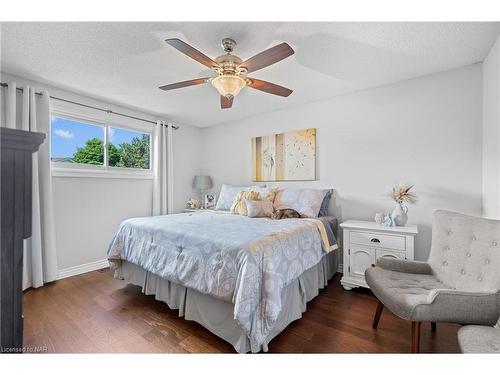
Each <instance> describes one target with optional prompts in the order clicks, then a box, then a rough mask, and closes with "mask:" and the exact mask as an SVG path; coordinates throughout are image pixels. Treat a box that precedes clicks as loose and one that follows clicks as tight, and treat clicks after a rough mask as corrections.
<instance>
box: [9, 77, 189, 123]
mask: <svg viewBox="0 0 500 375" xmlns="http://www.w3.org/2000/svg"><path fill="white" fill-rule="evenodd" d="M0 86H1V87H8V86H9V84H8V83H5V82H0ZM16 89H17V90H18V91H21V92H23V91H24V90H23V88H22V87H16ZM35 94H36V95H42V93H41V92H35ZM50 98H51V99H55V100H59V101H61V102H66V103H71V104H76V105H79V106H81V107H86V108H91V109H95V110H98V111H102V112H106V113H109V114H113V115H118V116H122V117H128V118H131V119H134V120H139V121H144V122H149V123H150V124H155V125H156V121H151V120H147V119H145V118H141V117H136V116H130V115H127V114H125V113H120V112H115V111H112V110H111V109H104V108H99V107H94V106H92V105H88V104H83V103H79V102H74V101H72V100H68V99H63V98H59V97H57V96H52V95H50ZM167 126H168V125H167ZM171 126H172V129H174V130H177V129H179V127H178V126H177V125H171Z"/></svg>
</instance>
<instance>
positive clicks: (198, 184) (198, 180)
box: [193, 176, 212, 190]
mask: <svg viewBox="0 0 500 375" xmlns="http://www.w3.org/2000/svg"><path fill="white" fill-rule="evenodd" d="M211 188H212V179H211V178H210V176H194V178H193V189H197V190H206V189H211Z"/></svg>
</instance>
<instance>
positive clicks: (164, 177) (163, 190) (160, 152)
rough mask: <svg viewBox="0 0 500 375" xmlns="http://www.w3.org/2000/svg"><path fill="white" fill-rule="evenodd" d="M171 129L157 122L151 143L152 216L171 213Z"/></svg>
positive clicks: (172, 190) (162, 122)
mask: <svg viewBox="0 0 500 375" xmlns="http://www.w3.org/2000/svg"><path fill="white" fill-rule="evenodd" d="M172 130H173V127H172V124H167V122H165V121H158V122H157V123H156V128H155V132H154V141H153V153H154V156H153V160H154V165H153V172H154V183H153V215H166V214H170V213H172V212H173V200H174V199H173V197H174V178H173V176H174V169H173V168H174V163H173V139H172V138H173V131H172Z"/></svg>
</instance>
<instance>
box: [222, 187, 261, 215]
mask: <svg viewBox="0 0 500 375" xmlns="http://www.w3.org/2000/svg"><path fill="white" fill-rule="evenodd" d="M261 187H265V185H259V186H232V185H227V184H223V185H222V187H221V189H220V194H219V199H218V200H217V205H216V206H215V209H216V210H226V211H229V210H230V209H231V206H232V205H233V201H234V198H236V196H237V195H238V193H239V192H240V191H247V190H250V189H253V188H256V189H257V188H261Z"/></svg>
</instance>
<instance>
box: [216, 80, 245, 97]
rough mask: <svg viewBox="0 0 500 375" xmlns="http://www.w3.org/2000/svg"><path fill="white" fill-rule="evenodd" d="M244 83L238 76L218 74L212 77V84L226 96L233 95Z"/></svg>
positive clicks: (237, 92)
mask: <svg viewBox="0 0 500 375" xmlns="http://www.w3.org/2000/svg"><path fill="white" fill-rule="evenodd" d="M246 85H247V83H246V81H245V80H244V79H243V78H241V77H238V76H231V75H220V76H218V77H215V78H214V79H212V86H213V87H215V88H216V89H217V91H218V92H219V94H221V95H222V96H225V97H226V98H229V97H235V96H236V95H238V94H239V93H240V90H241V89H242V88H243V87H245V86H246Z"/></svg>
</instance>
